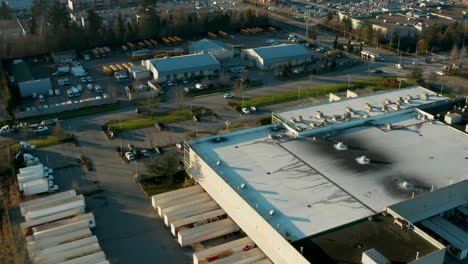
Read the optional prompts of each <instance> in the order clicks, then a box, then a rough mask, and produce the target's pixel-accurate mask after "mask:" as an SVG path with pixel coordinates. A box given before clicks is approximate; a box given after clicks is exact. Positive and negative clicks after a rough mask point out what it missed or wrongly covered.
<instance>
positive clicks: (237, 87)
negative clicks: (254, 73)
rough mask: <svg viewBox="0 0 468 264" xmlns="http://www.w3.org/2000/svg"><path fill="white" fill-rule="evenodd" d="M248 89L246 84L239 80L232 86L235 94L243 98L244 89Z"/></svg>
mask: <svg viewBox="0 0 468 264" xmlns="http://www.w3.org/2000/svg"><path fill="white" fill-rule="evenodd" d="M246 87H247V84H246V82H242V81H240V80H237V81H235V82H234V83H233V84H232V89H233V90H234V94H235V95H236V97H243V95H244V89H245V88H246Z"/></svg>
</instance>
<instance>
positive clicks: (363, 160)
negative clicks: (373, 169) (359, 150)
mask: <svg viewBox="0 0 468 264" xmlns="http://www.w3.org/2000/svg"><path fill="white" fill-rule="evenodd" d="M356 161H357V162H358V163H359V164H369V163H370V159H369V158H368V157H366V156H361V157H359V158H357V159H356Z"/></svg>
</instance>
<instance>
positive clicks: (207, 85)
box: [202, 77, 211, 88]
mask: <svg viewBox="0 0 468 264" xmlns="http://www.w3.org/2000/svg"><path fill="white" fill-rule="evenodd" d="M202 84H203V87H205V88H208V87H209V86H210V84H211V81H210V79H209V78H208V77H205V78H203V80H202Z"/></svg>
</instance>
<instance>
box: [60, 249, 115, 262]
mask: <svg viewBox="0 0 468 264" xmlns="http://www.w3.org/2000/svg"><path fill="white" fill-rule="evenodd" d="M102 261H106V255H105V254H104V252H102V251H99V252H96V253H93V254H89V255H86V256H83V257H79V258H74V259H71V260H67V261H64V262H62V263H61V264H83V263H93V264H97V263H101V262H102Z"/></svg>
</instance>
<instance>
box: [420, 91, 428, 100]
mask: <svg viewBox="0 0 468 264" xmlns="http://www.w3.org/2000/svg"><path fill="white" fill-rule="evenodd" d="M421 99H423V100H427V99H429V94H427V93H426V92H424V93H422V94H421Z"/></svg>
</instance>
